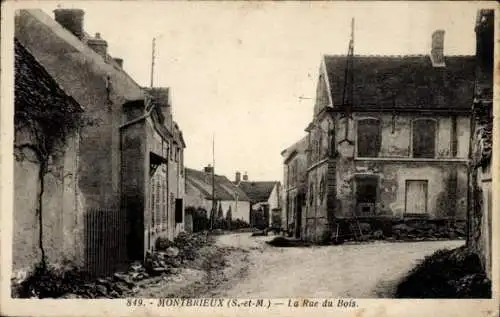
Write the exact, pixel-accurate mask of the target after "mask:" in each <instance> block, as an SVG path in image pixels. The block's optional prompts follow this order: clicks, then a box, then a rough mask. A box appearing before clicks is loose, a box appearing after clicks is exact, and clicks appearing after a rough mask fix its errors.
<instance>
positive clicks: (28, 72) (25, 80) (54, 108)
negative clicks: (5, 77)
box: [14, 39, 83, 121]
mask: <svg viewBox="0 0 500 317" xmlns="http://www.w3.org/2000/svg"><path fill="white" fill-rule="evenodd" d="M14 53H15V60H14V69H15V83H14V85H15V89H14V100H15V107H16V114H18V113H20V112H22V111H23V109H26V108H29V111H30V114H31V115H33V116H35V117H37V120H44V119H45V120H49V121H50V120H53V119H54V118H51V117H50V114H51V113H56V112H58V113H77V112H80V111H82V110H83V109H82V108H81V106H80V105H79V104H78V103H77V102H76V101H75V100H74V99H73V98H72V97H70V96H68V95H67V94H66V93H65V92H64V91H63V89H62V88H61V87H60V86H59V85H58V84H57V83H56V81H55V80H54V79H53V78H52V77H51V76H50V75H49V73H48V72H47V71H46V70H45V69H44V68H43V67H42V66H41V65H40V64H39V63H38V61H37V60H36V59H35V58H34V57H33V56H32V55H31V54H30V52H29V51H28V50H27V49H26V48H24V47H23V46H22V45H21V43H19V41H18V40H17V39H14ZM49 108H50V109H49ZM47 116H49V117H47Z"/></svg>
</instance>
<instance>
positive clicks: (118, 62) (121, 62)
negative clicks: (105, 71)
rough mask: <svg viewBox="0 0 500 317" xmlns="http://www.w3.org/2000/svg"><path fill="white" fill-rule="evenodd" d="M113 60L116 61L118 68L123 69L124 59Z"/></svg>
mask: <svg viewBox="0 0 500 317" xmlns="http://www.w3.org/2000/svg"><path fill="white" fill-rule="evenodd" d="M113 60H114V61H115V63H117V64H118V66H120V68H123V59H122V58H116V57H115V58H113Z"/></svg>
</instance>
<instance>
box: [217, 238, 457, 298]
mask: <svg viewBox="0 0 500 317" xmlns="http://www.w3.org/2000/svg"><path fill="white" fill-rule="evenodd" d="M271 238H272V236H269V237H251V236H250V234H249V233H244V234H231V235H224V236H220V237H218V241H217V243H218V244H219V245H221V246H232V247H237V248H243V249H245V250H249V253H248V257H247V258H246V261H245V263H241V258H238V257H236V258H235V263H230V264H231V265H232V266H233V267H238V266H242V265H248V269H247V270H246V274H245V275H244V276H243V277H241V275H239V276H238V277H237V279H234V280H230V281H227V282H225V283H224V285H223V286H221V287H220V288H216V289H213V290H212V291H211V292H210V295H211V296H220V297H241V298H256V297H274V298H276V297H354V298H375V297H390V296H391V291H392V289H393V286H394V284H395V283H396V282H397V281H398V280H399V279H400V278H401V277H403V276H404V275H405V273H407V272H408V271H409V270H410V269H411V268H412V267H413V266H414V265H415V264H416V263H417V262H418V260H421V259H423V258H424V257H425V256H426V255H430V254H432V253H433V252H435V251H436V250H438V249H443V248H456V247H459V246H461V245H463V243H464V241H427V242H405V243H403V242H399V243H388V242H372V243H365V244H351V245H349V244H344V245H340V246H315V247H303V248H278V247H272V246H269V245H267V244H266V243H265V241H266V240H268V239H271ZM229 261H231V260H230V259H229Z"/></svg>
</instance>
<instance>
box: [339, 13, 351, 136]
mask: <svg viewBox="0 0 500 317" xmlns="http://www.w3.org/2000/svg"><path fill="white" fill-rule="evenodd" d="M353 99H354V18H352V20H351V38H350V40H349V48H348V50H347V58H346V66H345V72H344V89H343V92H342V107H343V109H344V113H343V116H344V117H345V128H344V139H343V140H342V141H340V142H344V141H346V142H349V143H351V141H350V140H349V118H352V117H351V109H352V106H353V103H354V101H353Z"/></svg>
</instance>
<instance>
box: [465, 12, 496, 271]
mask: <svg viewBox="0 0 500 317" xmlns="http://www.w3.org/2000/svg"><path fill="white" fill-rule="evenodd" d="M494 20H495V19H494V10H480V11H479V12H478V16H477V21H476V28H475V30H476V57H477V73H476V74H477V78H476V86H475V90H474V102H473V120H472V124H473V132H474V134H473V135H472V149H473V152H472V164H471V165H472V170H471V189H472V194H471V198H472V202H471V206H472V208H471V217H470V225H469V228H470V229H469V237H468V238H469V245H470V246H471V247H472V249H473V250H474V251H476V252H477V253H478V254H479V256H480V258H481V261H482V264H483V268H484V270H485V271H486V273H487V274H488V276H489V277H490V279H491V266H492V264H491V262H492V261H491V250H492V245H491V240H492V235H493V232H492V213H493V209H492V208H493V207H492V206H493V197H492V176H493V175H492V170H491V165H492V159H491V158H492V151H493V144H492V143H493V142H492V141H493V69H494V63H493V62H494V59H493V56H494V43H495V41H494Z"/></svg>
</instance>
